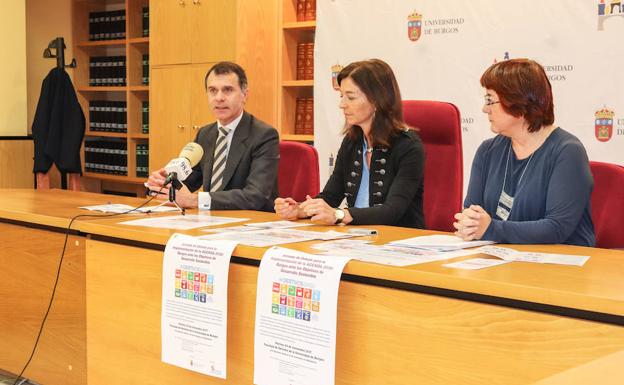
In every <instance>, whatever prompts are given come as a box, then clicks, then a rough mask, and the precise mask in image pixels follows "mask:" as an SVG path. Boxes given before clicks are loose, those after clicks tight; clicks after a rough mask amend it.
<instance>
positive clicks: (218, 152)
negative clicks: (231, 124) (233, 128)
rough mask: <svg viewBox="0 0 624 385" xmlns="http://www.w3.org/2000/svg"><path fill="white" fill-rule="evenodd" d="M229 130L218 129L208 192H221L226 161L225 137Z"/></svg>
mask: <svg viewBox="0 0 624 385" xmlns="http://www.w3.org/2000/svg"><path fill="white" fill-rule="evenodd" d="M229 132H230V129H229V128H225V127H219V136H218V137H217V145H216V147H215V152H214V158H213V161H212V179H211V180H210V191H211V192H213V191H219V190H223V189H222V188H221V187H222V184H223V172H224V171H225V161H226V160H227V152H228V148H227V135H228V133H229Z"/></svg>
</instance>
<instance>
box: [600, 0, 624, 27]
mask: <svg viewBox="0 0 624 385" xmlns="http://www.w3.org/2000/svg"><path fill="white" fill-rule="evenodd" d="M623 5H624V4H622V2H621V1H620V0H607V1H605V0H600V1H599V2H598V31H602V30H604V22H605V21H606V20H608V19H610V18H613V17H618V16H620V17H624V9H623Z"/></svg>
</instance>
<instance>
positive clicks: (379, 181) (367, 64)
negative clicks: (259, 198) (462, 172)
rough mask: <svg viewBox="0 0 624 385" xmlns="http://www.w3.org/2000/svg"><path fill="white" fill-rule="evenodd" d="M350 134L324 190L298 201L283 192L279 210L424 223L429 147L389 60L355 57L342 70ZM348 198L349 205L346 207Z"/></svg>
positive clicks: (358, 220)
mask: <svg viewBox="0 0 624 385" xmlns="http://www.w3.org/2000/svg"><path fill="white" fill-rule="evenodd" d="M338 84H339V85H340V95H341V97H340V108H341V109H342V110H343V113H344V117H345V128H344V133H345V138H344V140H343V141H342V144H341V146H340V149H339V151H338V155H337V156H336V166H335V168H334V172H333V173H332V175H331V176H330V178H329V181H328V182H327V184H326V185H325V188H324V189H323V191H322V192H321V193H320V194H319V195H318V196H317V197H316V198H314V199H313V198H311V197H308V199H307V200H306V201H305V202H302V203H297V202H295V200H294V199H292V198H277V199H276V200H275V212H276V213H277V214H279V215H280V216H281V217H282V218H285V219H289V220H294V219H297V218H311V219H312V221H313V222H316V223H320V224H325V225H331V224H339V223H345V224H353V225H363V224H383V225H396V226H405V227H418V228H423V227H424V216H423V169H424V160H425V155H424V149H423V145H422V143H421V141H420V138H419V137H418V135H417V134H416V133H415V132H414V131H412V130H409V129H408V128H407V125H406V124H405V122H404V121H403V109H402V104H401V93H400V91H399V86H398V84H397V81H396V79H395V77H394V73H393V72H392V69H391V68H390V66H389V65H388V64H386V63H385V62H383V61H381V60H378V59H372V60H366V61H359V62H355V63H351V64H349V65H348V66H346V67H345V68H344V69H343V70H342V71H340V73H339V74H338ZM345 198H346V201H347V208H345V209H340V208H338V207H339V206H340V203H341V202H342V200H343V199H345Z"/></svg>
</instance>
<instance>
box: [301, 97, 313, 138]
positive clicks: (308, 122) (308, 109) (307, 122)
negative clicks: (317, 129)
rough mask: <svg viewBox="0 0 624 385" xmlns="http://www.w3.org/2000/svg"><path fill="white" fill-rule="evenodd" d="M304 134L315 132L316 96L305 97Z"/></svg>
mask: <svg viewBox="0 0 624 385" xmlns="http://www.w3.org/2000/svg"><path fill="white" fill-rule="evenodd" d="M303 134H304V135H313V134H314V98H307V99H305V115H304V123H303Z"/></svg>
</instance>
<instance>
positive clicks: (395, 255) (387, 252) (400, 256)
mask: <svg viewBox="0 0 624 385" xmlns="http://www.w3.org/2000/svg"><path fill="white" fill-rule="evenodd" d="M347 242H349V243H347ZM357 242H366V241H355V240H340V241H333V242H326V243H322V244H317V245H312V248H314V249H317V250H322V251H323V253H322V254H326V255H343V256H348V257H350V258H352V259H357V260H359V261H363V262H370V263H377V264H381V265H390V266H410V265H417V264H420V263H428V262H435V261H442V260H446V259H450V258H457V257H463V256H466V255H472V254H476V253H475V252H474V250H454V251H437V250H426V249H415V248H411V247H400V246H392V245H368V244H365V243H357Z"/></svg>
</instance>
